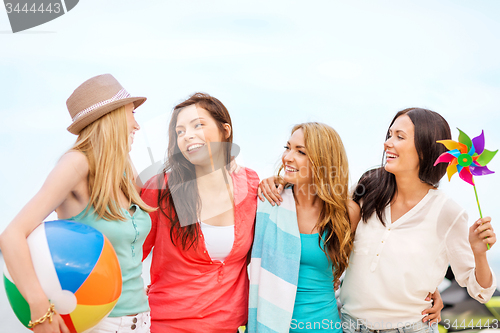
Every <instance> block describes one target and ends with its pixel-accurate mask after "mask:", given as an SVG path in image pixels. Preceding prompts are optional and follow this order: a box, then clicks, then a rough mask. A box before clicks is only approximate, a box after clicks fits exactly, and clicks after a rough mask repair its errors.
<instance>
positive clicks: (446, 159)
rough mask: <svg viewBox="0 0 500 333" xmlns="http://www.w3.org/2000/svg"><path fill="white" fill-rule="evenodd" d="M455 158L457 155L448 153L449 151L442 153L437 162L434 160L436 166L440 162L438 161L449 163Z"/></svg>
mask: <svg viewBox="0 0 500 333" xmlns="http://www.w3.org/2000/svg"><path fill="white" fill-rule="evenodd" d="M454 158H456V157H455V156H453V155H451V154H448V152H446V153H442V154H441V155H439V157H438V158H437V160H436V162H434V166H436V164H438V163H449V162H451V161H453V159H454Z"/></svg>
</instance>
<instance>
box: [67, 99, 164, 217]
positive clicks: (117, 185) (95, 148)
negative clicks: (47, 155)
mask: <svg viewBox="0 0 500 333" xmlns="http://www.w3.org/2000/svg"><path fill="white" fill-rule="evenodd" d="M127 128H128V126H127V114H126V110H125V106H122V107H120V108H118V109H116V110H114V111H111V112H109V113H107V114H105V115H104V116H102V117H101V118H99V119H97V120H95V121H94V122H92V123H91V124H90V125H88V126H87V127H85V128H84V129H83V130H82V131H81V132H80V133H79V135H78V138H77V140H76V143H75V144H74V145H73V147H72V148H71V150H76V151H80V152H82V153H83V154H85V156H86V157H87V160H88V163H89V174H88V183H89V185H88V186H89V193H90V203H89V205H88V207H87V211H88V208H90V206H93V207H94V210H95V212H96V214H97V215H98V216H99V218H103V219H105V220H108V221H110V220H121V221H125V220H126V218H125V216H124V214H123V213H122V211H121V209H120V205H119V197H120V196H119V194H120V191H122V192H123V194H125V197H126V198H127V199H128V205H129V206H130V205H131V204H132V203H134V204H137V205H138V206H139V207H140V208H141V209H143V210H145V211H147V212H151V211H153V210H154V209H153V208H151V207H149V206H148V205H146V204H145V203H144V201H142V199H141V197H140V196H139V193H137V190H136V189H135V187H134V180H133V170H132V165H131V163H130V160H129V158H128V153H129V143H128V140H129V135H128V129H127Z"/></svg>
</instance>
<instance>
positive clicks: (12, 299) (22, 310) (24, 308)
mask: <svg viewBox="0 0 500 333" xmlns="http://www.w3.org/2000/svg"><path fill="white" fill-rule="evenodd" d="M4 272H5V273H4V276H3V284H4V287H5V292H6V294H7V296H8V299H9V303H10V306H11V307H12V309H13V310H14V313H15V315H16V317H17V319H19V321H20V322H21V323H22V324H23V325H24V326H26V327H28V323H29V321H30V319H31V312H30V307H29V305H28V302H26V300H25V299H24V297H23V295H21V293H20V292H19V290H18V289H17V287H16V285H15V284H14V282H13V281H12V278H11V277H10V274H9V272H8V271H7V267H4Z"/></svg>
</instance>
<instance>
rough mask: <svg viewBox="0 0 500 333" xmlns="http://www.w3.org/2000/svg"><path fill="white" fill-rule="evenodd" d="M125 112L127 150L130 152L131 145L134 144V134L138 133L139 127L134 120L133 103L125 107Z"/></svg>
mask: <svg viewBox="0 0 500 333" xmlns="http://www.w3.org/2000/svg"><path fill="white" fill-rule="evenodd" d="M125 112H126V114H127V133H128V148H129V151H130V150H132V143H134V136H135V132H136V131H138V130H139V129H140V128H141V127H140V126H139V124H138V123H137V121H136V120H135V116H134V113H135V111H134V103H129V104H127V105H125Z"/></svg>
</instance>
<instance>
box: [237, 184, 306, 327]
mask: <svg viewBox="0 0 500 333" xmlns="http://www.w3.org/2000/svg"><path fill="white" fill-rule="evenodd" d="M282 198H283V202H282V203H281V205H280V206H278V205H275V206H274V207H273V206H271V204H270V203H269V202H268V201H267V200H266V201H265V202H259V206H258V208H257V217H256V224H255V238H254V243H253V248H252V257H251V261H250V266H249V275H250V297H249V312H248V326H247V329H248V332H249V333H254V332H259V333H266V332H278V333H288V331H289V330H290V322H291V320H292V314H293V306H294V304H295V295H296V293H297V283H298V279H299V266H300V233H299V227H298V225H297V214H296V212H295V200H294V198H293V193H292V189H291V188H287V189H285V190H284V191H283V194H282Z"/></svg>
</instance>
